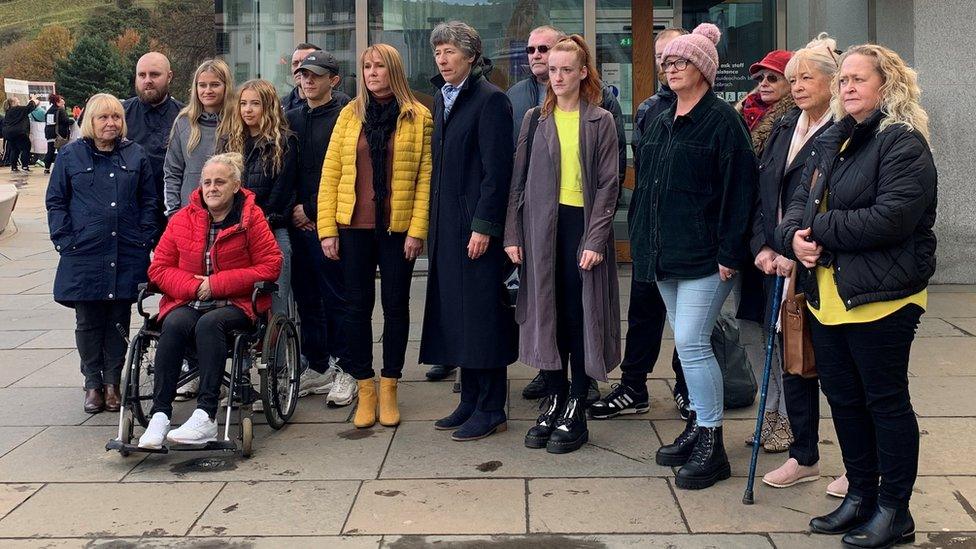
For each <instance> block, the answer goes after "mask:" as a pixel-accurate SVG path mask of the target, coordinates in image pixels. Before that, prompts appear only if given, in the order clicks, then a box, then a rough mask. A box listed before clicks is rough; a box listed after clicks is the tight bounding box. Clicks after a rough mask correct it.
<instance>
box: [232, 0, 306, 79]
mask: <svg viewBox="0 0 976 549" xmlns="http://www.w3.org/2000/svg"><path fill="white" fill-rule="evenodd" d="M293 8H294V4H293V2H292V0H263V1H261V2H257V1H254V0H218V1H217V2H216V3H215V9H216V12H217V28H216V31H217V37H218V40H217V43H218V53H219V54H222V55H224V58H225V59H226V60H227V63H228V64H229V65H230V68H231V71H233V73H234V80H235V82H237V83H238V84H240V83H242V82H244V81H246V80H249V79H251V78H264V79H267V80H270V81H271V82H274V84H275V86H277V87H278V91H279V92H281V93H287V92H288V91H290V90H291V85H292V84H291V75H290V74H289V72H290V63H291V52H292V48H294V46H295V45H294V44H293V43H292V42H293V40H294V34H295V25H294V14H293Z"/></svg>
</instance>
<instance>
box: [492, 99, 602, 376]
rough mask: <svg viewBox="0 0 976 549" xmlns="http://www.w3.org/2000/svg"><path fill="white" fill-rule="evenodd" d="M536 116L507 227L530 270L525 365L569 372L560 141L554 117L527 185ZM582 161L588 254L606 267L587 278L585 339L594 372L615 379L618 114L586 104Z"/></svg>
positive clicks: (539, 133) (583, 246) (535, 146)
mask: <svg viewBox="0 0 976 549" xmlns="http://www.w3.org/2000/svg"><path fill="white" fill-rule="evenodd" d="M532 113H533V111H531V110H530V111H529V112H528V113H526V115H525V118H523V120H522V130H521V131H520V132H519V137H518V144H517V149H516V152H515V169H514V173H513V175H512V190H511V194H510V195H509V202H508V215H507V219H506V222H505V246H506V247H508V246H521V247H522V248H523V250H524V256H523V264H522V267H521V268H520V269H519V275H520V286H519V293H518V301H517V304H516V308H515V319H516V320H517V321H518V323H519V326H520V328H519V336H520V337H519V360H521V361H522V362H525V363H526V364H529V365H531V366H534V367H536V368H539V369H542V370H558V369H559V368H561V367H562V365H561V362H560V360H559V351H558V350H557V348H556V288H555V273H554V265H555V262H556V251H555V241H556V216H557V212H558V208H559V179H560V168H559V166H560V164H559V154H560V148H559V137H558V136H557V134H556V123H555V120H554V119H553V117H552V116H547V117H542V118H541V119H540V120H539V126H538V129H537V130H536V135H535V138H534V139H533V143H532V151H531V155H530V158H531V160H530V162H529V165H528V177H527V178H526V181H525V183H524V184H523V182H522V178H523V174H524V171H525V158H526V154H527V151H526V141H527V138H528V131H529V130H528V128H529V123H530V118H531V116H532ZM579 135H580V162H581V166H582V170H581V171H582V178H583V216H584V219H585V220H586V228H585V229H584V232H583V239H582V241H581V242H580V247H579V250H578V251H577V258H578V257H579V256H580V255H582V253H583V250H591V251H595V252H598V253H601V254H603V257H604V260H603V262H602V263H600V264H599V265H597V266H596V267H594V268H593V269H592V270H590V271H584V270H582V269H580V270H579V272H580V276H581V277H582V278H583V335H584V337H585V341H584V345H583V348H584V354H585V355H586V356H585V362H586V373H587V375H589V376H590V377H591V378H593V379H597V380H600V381H606V380H607V373H608V372H610V371H611V370H613V369H614V368H616V367H617V364H618V363H619V362H620V296H619V292H618V284H617V262H616V256H615V249H614V239H613V214H614V211H615V208H616V203H617V194H618V193H619V191H620V187H619V183H618V181H617V132H616V128H615V126H614V122H613V116H612V115H611V114H610V113H609V112H607V111H605V110H603V109H602V108H600V107H597V106H595V105H589V104H587V103H586V102H583V103H581V104H580V132H579Z"/></svg>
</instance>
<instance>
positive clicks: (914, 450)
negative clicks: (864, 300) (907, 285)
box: [807, 305, 923, 508]
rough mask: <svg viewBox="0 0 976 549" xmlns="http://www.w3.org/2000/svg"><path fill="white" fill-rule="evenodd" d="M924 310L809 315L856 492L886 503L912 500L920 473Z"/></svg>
mask: <svg viewBox="0 0 976 549" xmlns="http://www.w3.org/2000/svg"><path fill="white" fill-rule="evenodd" d="M922 312H923V311H922V309H921V307H918V306H917V305H907V306H905V307H902V308H901V309H899V310H898V311H897V312H895V313H892V314H890V315H888V316H886V317H884V318H882V319H880V320H875V321H874V322H865V323H862V324H842V325H838V326H825V325H823V324H820V323H819V322H818V321H817V319H816V317H814V316H813V315H812V314H809V313H808V315H807V316H808V318H809V319H810V327H811V335H812V337H813V346H814V352H815V353H816V356H817V372H818V373H819V375H820V383H821V384H823V391H824V394H825V395H827V402H828V403H829V404H830V410H831V414H832V416H833V420H834V429H836V430H837V439H838V441H839V442H840V450H841V454H842V455H843V457H844V467H845V468H846V469H847V479H848V481H850V490H849V493H851V494H855V495H860V496H866V497H874V496H875V495H877V496H878V502H879V503H880V504H881V505H884V506H886V507H895V508H907V507H908V501H909V499H910V498H911V495H912V487H913V486H914V485H915V477H916V476H917V474H918V436H919V433H918V421H917V420H916V419H915V411H914V410H913V409H912V401H911V396H910V395H909V393H908V357H909V353H910V352H911V348H912V341H913V340H914V339H915V329H916V328H917V327H918V321H919V318H920V317H921V315H922ZM879 477H880V480H881V486H880V488H879V486H878V479H879Z"/></svg>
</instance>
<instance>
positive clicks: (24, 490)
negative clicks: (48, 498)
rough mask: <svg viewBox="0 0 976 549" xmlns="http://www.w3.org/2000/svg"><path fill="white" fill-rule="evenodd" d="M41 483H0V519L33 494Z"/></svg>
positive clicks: (39, 487)
mask: <svg viewBox="0 0 976 549" xmlns="http://www.w3.org/2000/svg"><path fill="white" fill-rule="evenodd" d="M41 486H43V484H0V519H2V518H3V517H5V516H7V514H9V513H10V512H11V511H13V510H14V509H16V508H17V506H18V505H20V504H21V503H23V502H24V501H26V500H27V498H29V497H31V496H32V495H34V493H35V492H37V491H38V490H40V489H41Z"/></svg>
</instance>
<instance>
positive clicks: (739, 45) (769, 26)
mask: <svg viewBox="0 0 976 549" xmlns="http://www.w3.org/2000/svg"><path fill="white" fill-rule="evenodd" d="M681 6H682V15H683V25H682V26H684V28H686V29H694V28H695V27H696V26H698V25H699V24H700V23H705V22H708V23H714V24H715V25H716V26H718V28H719V29H721V30H722V39H721V40H720V41H719V43H718V46H717V48H718V57H719V68H718V74H717V75H716V78H715V89H714V91H715V93H716V94H718V95H719V97H722V98H723V99H725V100H726V101H729V102H730V103H731V102H735V101H739V100H741V99H742V98H743V97H745V96H746V95H747V94H748V93H749V92H750V91H752V89H753V88H754V87H755V84H754V82H753V81H752V77H751V76H750V75H749V66H750V65H752V64H753V63H755V62H756V61H759V60H760V59H762V58H763V56H765V55H766V54H767V53H769V52H770V51H771V50H773V49H774V48H775V43H776V2H775V0H724V1H716V0H684V2H682V4H681Z"/></svg>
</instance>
